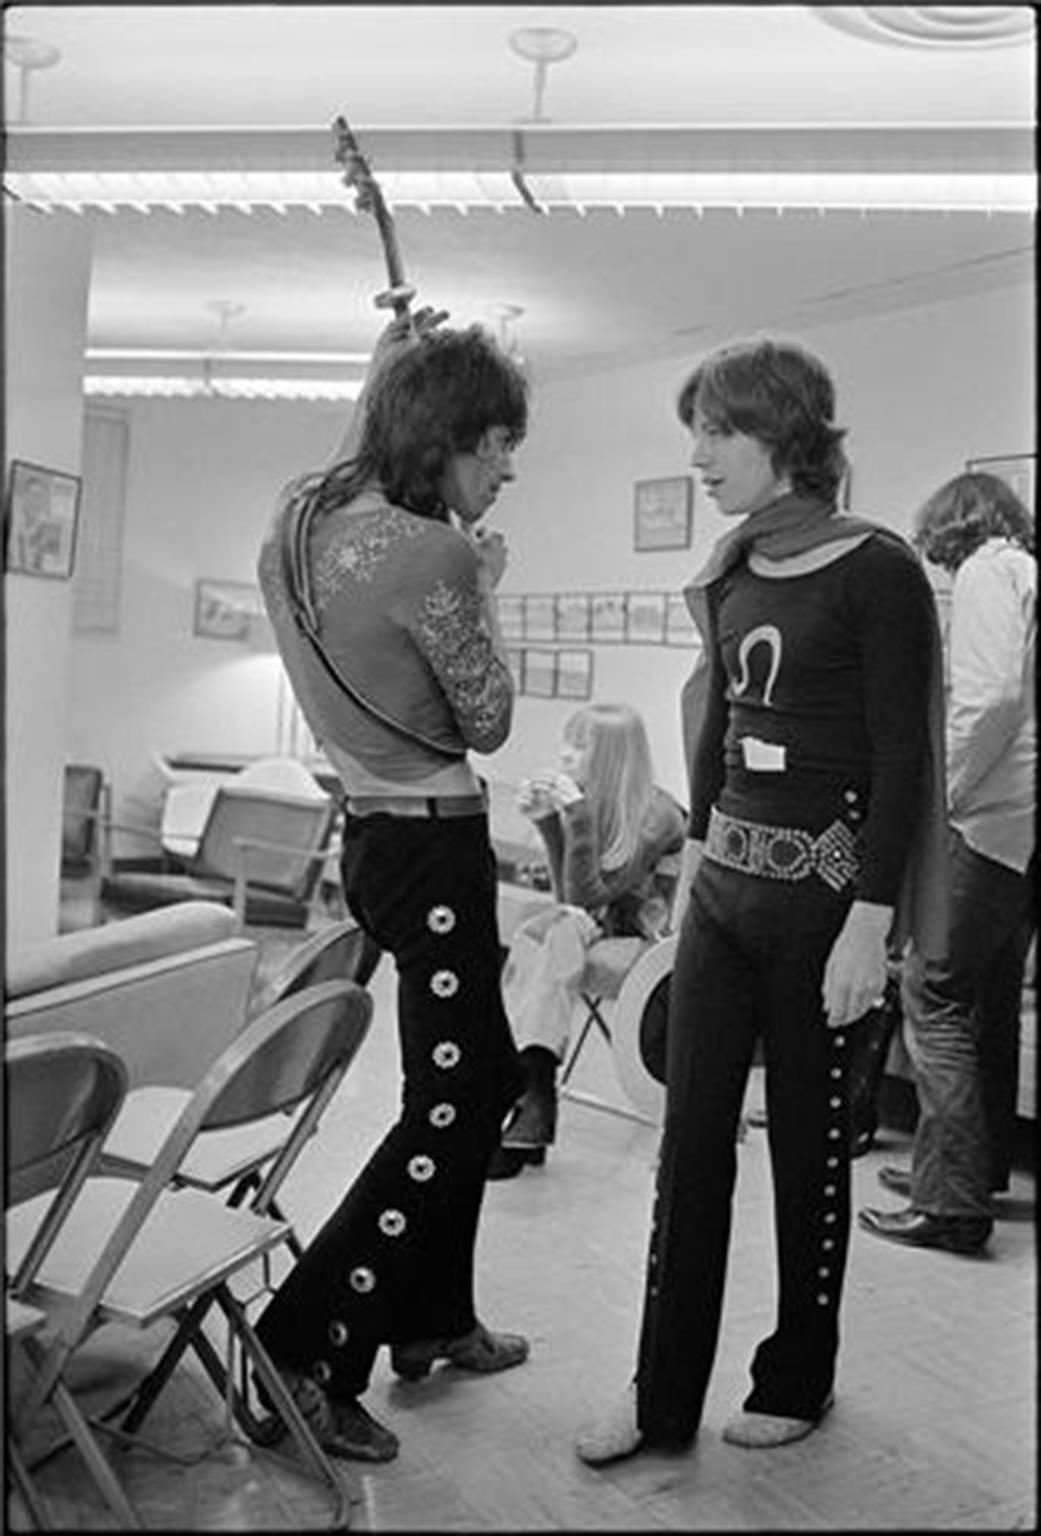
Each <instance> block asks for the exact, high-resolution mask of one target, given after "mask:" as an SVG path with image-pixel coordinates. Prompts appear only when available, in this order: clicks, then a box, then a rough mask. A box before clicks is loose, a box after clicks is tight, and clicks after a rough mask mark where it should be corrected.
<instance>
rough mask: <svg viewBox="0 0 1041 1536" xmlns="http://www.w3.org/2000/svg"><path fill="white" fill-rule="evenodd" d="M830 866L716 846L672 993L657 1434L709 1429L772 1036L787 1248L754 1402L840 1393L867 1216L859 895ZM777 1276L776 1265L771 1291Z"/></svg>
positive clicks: (651, 1344) (680, 1436)
mask: <svg viewBox="0 0 1041 1536" xmlns="http://www.w3.org/2000/svg"><path fill="white" fill-rule="evenodd" d="M850 899H851V898H850V893H849V890H848V888H847V889H846V890H845V891H843V892H836V891H834V890H832V889H831V888H830V887H829V886H827V885H826V884H825V883H824V882H823V881H822V880H821V879H820V878H819V877H818V876H817V875H810V876H809V877H808V878H806V879H803V880H800V881H792V882H787V881H779V880H773V879H767V878H764V877H762V876H757V875H751V874H746V873H744V872H740V871H736V870H733V869H730V868H724V867H722V866H720V865H718V864H715V863H712V862H710V861H709V860H708V859H707V858H705V859H703V860H702V862H701V864H700V866H699V869H698V872H697V875H696V877H695V880H694V884H693V887H692V891H691V898H690V902H689V905H688V907H687V911H686V914H685V917H684V922H683V926H682V929H681V932H680V937H679V942H678V946H677V954H676V964H675V968H674V971H673V977H672V987H671V992H670V1011H669V1024H668V1041H667V1067H666V1079H667V1098H666V1119H665V1128H664V1135H663V1140H662V1147H661V1156H660V1162H659V1168H658V1180H657V1193H656V1198H655V1205H654V1214H653V1222H652V1232H651V1241H650V1253H649V1260H648V1270H647V1281H646V1291H645V1299H644V1313H643V1324H642V1330H641V1337H640V1347H639V1358H638V1368H637V1403H638V1422H639V1425H640V1428H641V1430H642V1431H643V1435H644V1438H645V1441H646V1442H647V1443H648V1444H650V1445H660V1446H672V1447H679V1446H683V1445H686V1444H689V1442H690V1441H691V1440H692V1439H693V1437H694V1435H695V1433H696V1432H697V1428H698V1425H699V1423H700V1420H701V1414H702V1407H703V1404H704V1399H705V1393H706V1390H707V1387H708V1381H709V1375H710V1372H711V1369H712V1363H713V1359H714V1356H715V1351H716V1344H717V1339H718V1336H719V1326H720V1316H721V1312H722V1307H723V1290H724V1280H725V1276H726V1268H727V1256H728V1249H729V1243H730V1226H731V1203H732V1197H733V1193H734V1186H735V1178H736V1173H737V1126H738V1119H739V1115H740V1111H741V1105H742V1101H743V1098H744V1093H745V1087H746V1083H747V1079H748V1073H749V1069H750V1067H751V1063H752V1057H753V1051H754V1048H755V1044H756V1040H757V1038H761V1039H762V1043H763V1054H764V1060H765V1068H766V1105H767V1135H768V1138H769V1151H770V1160H771V1166H772V1171H773V1184H774V1220H775V1228H776V1240H777V1253H778V1261H779V1271H780V1273H779V1287H778V1305H777V1317H776V1326H775V1328H774V1331H773V1333H772V1334H771V1335H770V1336H769V1337H768V1338H766V1339H764V1340H763V1341H762V1342H761V1343H760V1344H759V1346H758V1348H757V1350H756V1353H755V1358H754V1360H753V1362H752V1383H753V1385H752V1390H751V1392H750V1393H749V1395H748V1397H747V1398H746V1400H745V1403H744V1406H745V1408H747V1409H750V1410H754V1411H755V1412H759V1413H770V1414H783V1415H788V1416H791V1417H794V1418H806V1419H812V1418H815V1417H816V1416H817V1414H818V1413H819V1411H820V1409H821V1407H822V1405H823V1403H824V1401H825V1399H826V1398H827V1396H828V1393H829V1392H830V1391H831V1387H832V1381H833V1377H834V1371H835V1357H836V1353H837V1350H838V1339H839V1328H838V1317H839V1303H840V1298H841V1293H842V1280H843V1273H844V1270H845V1264H846V1251H847V1246H848V1241H849V1226H850V1180H849V1152H848V1141H849V1137H848V1125H847V1120H848V1109H847V1096H846V1065H845V1063H846V1058H847V1056H848V1054H849V1049H850V1036H851V1031H850V1030H848V1029H844V1030H837V1031H836V1030H831V1029H829V1028H828V1027H827V1024H826V1021H825V1017H824V1014H823V1010H822V1005H821V981H822V977H823V972H824V965H825V961H826V959H827V956H828V952H829V950H830V949H831V946H832V944H833V942H834V940H835V938H836V936H837V934H838V931H839V929H840V928H841V926H842V923H843V922H844V920H845V917H846V914H847V912H848V910H849V906H850ZM767 1283H768V1282H767V1277H766V1276H763V1277H762V1285H763V1287H764V1288H765V1286H766V1284H767Z"/></svg>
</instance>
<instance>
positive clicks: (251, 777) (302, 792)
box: [235, 757, 326, 800]
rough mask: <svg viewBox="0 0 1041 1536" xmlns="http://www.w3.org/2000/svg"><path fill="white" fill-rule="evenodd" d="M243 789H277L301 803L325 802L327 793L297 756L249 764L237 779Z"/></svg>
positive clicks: (267, 758)
mask: <svg viewBox="0 0 1041 1536" xmlns="http://www.w3.org/2000/svg"><path fill="white" fill-rule="evenodd" d="M235 784H236V786H237V787H238V788H241V789H274V790H278V791H280V792H281V793H282V794H284V795H296V796H297V797H298V798H299V799H301V800H324V799H325V798H326V793H325V790H324V789H323V788H322V786H321V785H320V784H319V782H318V780H317V779H316V778H315V776H314V774H313V773H312V772H311V770H310V769H309V768H305V767H304V765H303V763H302V762H301V761H300V759H299V758H297V757H262V758H260V759H259V760H258V761H257V762H255V763H249V764H247V766H246V767H245V768H243V769H242V771H241V773H239V774H238V776H237V777H236V779H235Z"/></svg>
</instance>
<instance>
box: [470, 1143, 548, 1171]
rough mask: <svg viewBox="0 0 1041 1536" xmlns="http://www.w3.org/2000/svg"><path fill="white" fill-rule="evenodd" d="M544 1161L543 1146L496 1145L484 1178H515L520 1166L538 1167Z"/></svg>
mask: <svg viewBox="0 0 1041 1536" xmlns="http://www.w3.org/2000/svg"><path fill="white" fill-rule="evenodd" d="M545 1161H546V1149H545V1147H496V1149H495V1151H494V1152H493V1153H492V1160H491V1162H490V1163H489V1164H488V1172H487V1173H486V1174H485V1178H486V1179H515V1178H516V1177H517V1175H518V1173H520V1171H521V1169H522V1168H527V1167H529V1166H535V1167H539V1166H541V1164H542V1163H544V1162H545Z"/></svg>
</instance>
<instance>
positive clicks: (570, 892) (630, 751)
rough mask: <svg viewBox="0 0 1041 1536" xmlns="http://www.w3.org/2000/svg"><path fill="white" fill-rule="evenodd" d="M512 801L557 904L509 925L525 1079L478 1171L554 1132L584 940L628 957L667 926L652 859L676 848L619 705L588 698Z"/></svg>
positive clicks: (646, 753) (515, 1167) (525, 1155)
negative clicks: (533, 832)
mask: <svg viewBox="0 0 1041 1536" xmlns="http://www.w3.org/2000/svg"><path fill="white" fill-rule="evenodd" d="M517 803H518V808H519V809H520V810H521V811H522V812H523V814H524V815H525V816H528V817H529V818H530V819H531V820H532V821H533V822H534V824H535V826H536V827H537V828H538V830H539V833H540V835H541V837H542V841H543V842H544V844H545V847H546V854H547V857H548V860H549V868H550V877H551V879H552V883H553V894H554V896H555V897H556V901H557V904H556V905H554V906H552V907H549V908H543V909H541V910H539V911H538V912H536V913H534V914H533V915H532V916H531V917H530V918H528V919H527V920H526V921H525V922H523V923H522V924H521V926H520V927H519V928H518V929H517V932H516V933H515V934H514V937H513V941H512V943H511V945H510V950H509V955H508V956H507V960H506V964H505V967H504V969H503V997H504V1000H505V1003H506V1011H507V1013H508V1015H509V1018H510V1023H511V1025H512V1027H513V1033H514V1037H515V1039H516V1041H517V1045H518V1047H519V1049H520V1053H521V1062H522V1065H523V1067H524V1071H525V1077H526V1086H525V1089H524V1092H523V1093H522V1095H521V1097H520V1099H519V1100H518V1101H517V1103H516V1105H515V1106H514V1109H513V1111H512V1113H511V1115H510V1116H509V1118H508V1120H507V1122H506V1127H505V1129H504V1131H503V1136H502V1145H501V1146H500V1147H499V1149H498V1150H497V1152H496V1153H495V1154H494V1155H493V1158H492V1162H491V1166H490V1168H489V1171H488V1177H489V1178H493V1179H506V1178H512V1177H514V1175H516V1174H517V1173H519V1172H520V1171H521V1169H522V1168H523V1167H524V1165H525V1164H527V1163H543V1162H545V1158H546V1148H547V1147H548V1146H549V1145H551V1144H552V1142H553V1140H554V1138H555V1135H556V1118H557V1095H556V1074H557V1068H558V1067H559V1065H560V1063H561V1061H562V1060H563V1057H564V1055H565V1052H566V1050H567V1045H568V1039H569V1035H570V1029H571V1018H572V1014H573V1012H574V1008H575V1003H576V1001H577V999H578V994H579V985H580V982H581V978H582V973H583V971H584V970H585V967H586V962H587V959H588V953H589V949H590V947H591V946H592V945H593V944H595V943H596V942H597V940H599V939H602V938H612V939H617V938H625V937H628V938H631V940H632V946H633V959H635V958H636V955H637V954H638V953H639V951H640V950H641V948H642V947H643V946H644V945H645V944H646V943H647V942H648V940H652V939H655V938H658V937H659V936H660V935H661V934H662V932H663V931H664V930H665V928H666V927H667V925H668V920H669V912H670V908H671V902H672V884H673V877H672V876H671V875H670V876H666V875H664V874H663V873H662V872H661V871H660V870H659V869H658V865H659V863H660V861H661V860H662V858H663V857H664V856H665V855H666V854H670V853H676V852H678V851H679V850H680V849H681V848H682V845H683V838H684V826H685V820H684V816H683V812H682V811H681V810H680V807H679V806H678V805H677V804H676V802H675V800H673V798H672V796H671V795H669V794H667V793H666V791H665V790H663V789H660V788H658V787H657V786H656V785H655V783H654V774H653V768H652V765H651V753H650V747H649V745H648V741H647V731H646V728H645V727H644V723H643V721H642V719H641V718H640V716H639V715H638V714H637V712H636V711H635V710H634V709H630V708H629V706H628V705H626V704H590V705H587V706H586V707H585V708H583V709H580V710H578V711H577V712H576V713H575V714H573V715H572V716H571V717H570V719H569V720H568V721H567V723H566V725H565V726H564V736H563V744H562V747H561V753H560V767H559V769H556V770H553V769H550V770H547V771H546V772H544V773H541V774H537V775H535V776H534V777H533V778H530V779H526V780H525V781H524V783H523V784H522V785H521V789H520V794H519V796H518V802H517Z"/></svg>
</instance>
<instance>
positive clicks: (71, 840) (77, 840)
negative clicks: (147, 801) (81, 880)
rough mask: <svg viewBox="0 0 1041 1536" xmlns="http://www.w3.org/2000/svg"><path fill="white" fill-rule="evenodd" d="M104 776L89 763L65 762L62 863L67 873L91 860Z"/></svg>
mask: <svg viewBox="0 0 1041 1536" xmlns="http://www.w3.org/2000/svg"><path fill="white" fill-rule="evenodd" d="M104 783H105V776H104V774H103V773H102V771H101V769H100V768H96V767H94V766H93V764H90V763H66V764H65V780H64V787H63V792H62V818H61V866H62V869H63V870H64V871H65V872H66V873H71V872H74V871H76V870H79V869H82V868H83V867H84V866H85V865H86V864H88V863H89V862H90V859H91V856H92V854H93V852H94V849H95V848H96V847H97V843H98V818H99V815H100V812H101V792H102V789H103V787H104Z"/></svg>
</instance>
